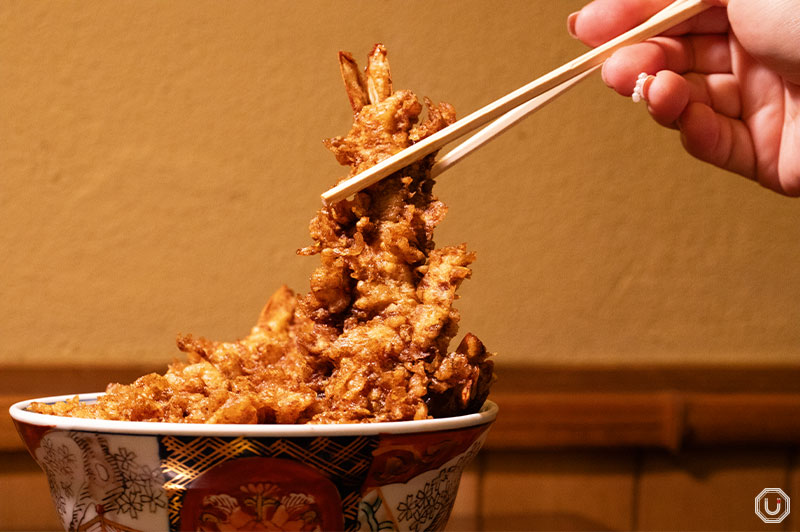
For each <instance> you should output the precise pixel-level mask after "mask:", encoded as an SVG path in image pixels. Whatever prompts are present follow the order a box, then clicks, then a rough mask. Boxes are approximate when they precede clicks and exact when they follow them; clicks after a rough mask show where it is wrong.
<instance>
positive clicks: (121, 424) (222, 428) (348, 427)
mask: <svg viewBox="0 0 800 532" xmlns="http://www.w3.org/2000/svg"><path fill="white" fill-rule="evenodd" d="M75 395H76V394H68V395H56V396H51V397H42V398H38V399H26V400H25V401H19V402H17V403H14V404H13V405H11V407H10V408H9V409H8V411H9V413H10V414H11V417H12V418H13V419H14V421H16V422H19V423H27V424H29V425H35V426H42V427H52V428H53V429H60V430H72V431H82V432H106V433H115V434H142V435H170V436H251V437H266V438H270V437H318V436H371V435H378V434H410V433H421V432H438V431H445V430H453V429H461V428H468V427H474V426H478V425H484V424H489V423H491V422H493V421H494V420H495V418H496V417H497V410H498V408H497V404H495V403H494V402H493V401H489V400H486V401H485V402H484V404H483V406H482V407H481V409H480V411H478V412H477V413H475V414H466V415H463V416H455V417H446V418H438V419H422V420H418V421H388V422H379V423H341V424H319V425H310V424H304V425H279V424H269V425H266V424H265V425H246V424H218V425H214V424H205V423H167V422H160V421H111V420H105V419H84V418H76V417H65V416H53V415H49V414H39V413H37V412H30V411H28V410H27V408H28V407H29V406H30V404H31V403H33V402H38V403H49V404H53V403H56V402H59V401H65V400H67V399H72V398H73V397H75ZM77 395H78V398H79V400H80V401H93V400H95V399H97V397H99V396H101V395H104V393H103V392H99V393H84V394H77Z"/></svg>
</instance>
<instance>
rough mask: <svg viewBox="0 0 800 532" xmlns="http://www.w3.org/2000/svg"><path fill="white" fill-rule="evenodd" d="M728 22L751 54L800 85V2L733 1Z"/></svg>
mask: <svg viewBox="0 0 800 532" xmlns="http://www.w3.org/2000/svg"><path fill="white" fill-rule="evenodd" d="M728 19H729V20H730V23H731V30H732V31H733V33H734V34H735V35H736V38H737V39H738V40H739V42H740V43H741V45H742V47H743V48H744V49H745V50H746V51H747V53H749V54H750V55H751V56H753V57H754V58H755V59H756V60H758V61H759V62H760V63H762V64H764V65H766V66H768V67H770V68H771V69H773V70H775V71H776V72H777V73H778V74H780V75H781V76H782V77H783V78H784V79H787V80H789V81H791V82H793V83H798V84H800V24H798V21H800V2H798V1H797V0H729V1H728Z"/></svg>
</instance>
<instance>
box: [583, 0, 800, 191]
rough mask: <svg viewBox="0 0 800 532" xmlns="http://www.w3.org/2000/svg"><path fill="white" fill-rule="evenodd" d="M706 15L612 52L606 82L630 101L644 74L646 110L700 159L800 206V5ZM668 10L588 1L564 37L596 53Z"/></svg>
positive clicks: (780, 3)
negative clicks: (794, 198) (677, 134)
mask: <svg viewBox="0 0 800 532" xmlns="http://www.w3.org/2000/svg"><path fill="white" fill-rule="evenodd" d="M708 2H709V3H710V4H713V5H715V6H716V7H712V8H711V9H709V10H708V11H706V12H704V13H701V14H700V15H698V16H696V17H694V18H692V19H691V20H688V21H686V22H684V23H683V24H681V25H679V26H676V27H675V28H673V29H672V30H671V31H670V32H668V34H666V35H665V36H659V37H656V38H654V39H650V40H649V41H646V42H644V43H640V44H634V45H631V46H628V47H626V48H623V49H622V50H619V51H618V52H617V53H615V54H614V55H613V56H612V57H611V58H610V59H608V61H606V63H605V65H604V67H603V80H604V81H605V83H606V84H607V85H608V86H610V87H612V88H613V89H614V90H616V91H617V92H619V93H620V94H622V95H625V96H630V95H631V93H632V92H633V87H634V84H635V82H636V78H637V76H638V75H639V73H641V72H645V73H647V74H653V75H655V76H654V77H651V78H648V81H647V82H646V83H645V90H644V95H645V98H646V100H647V102H648V110H649V111H650V114H651V115H652V116H653V118H654V119H655V120H656V122H658V123H659V124H661V125H663V126H666V127H672V128H677V129H679V130H680V132H681V140H682V142H683V145H684V147H685V149H686V151H688V152H689V153H690V154H692V155H694V156H695V157H697V158H698V159H701V160H703V161H707V162H709V163H711V164H714V165H716V166H719V167H721V168H725V169H727V170H730V171H732V172H736V173H738V174H741V175H743V176H746V177H748V178H750V179H754V180H757V181H758V182H759V183H761V184H762V185H764V186H765V187H767V188H770V189H772V190H775V191H776V192H780V193H782V194H786V195H789V196H800V2H798V1H797V0H708ZM669 3H670V0H595V1H593V2H592V3H590V4H588V5H586V6H585V7H584V8H583V9H582V10H581V11H579V12H577V13H573V14H572V15H570V18H569V21H568V25H569V28H570V33H572V34H573V35H574V36H576V37H577V38H578V39H580V40H581V41H582V42H584V43H585V44H587V45H589V46H597V45H599V44H602V43H604V42H606V41H607V40H609V39H611V38H613V37H615V36H617V35H619V34H620V33H622V32H624V31H626V30H628V29H630V28H632V27H634V26H636V25H637V24H639V23H641V22H643V21H644V20H646V19H647V18H649V17H650V16H651V15H653V14H654V13H656V12H657V11H659V10H660V9H662V8H663V7H665V6H666V5H667V4H669Z"/></svg>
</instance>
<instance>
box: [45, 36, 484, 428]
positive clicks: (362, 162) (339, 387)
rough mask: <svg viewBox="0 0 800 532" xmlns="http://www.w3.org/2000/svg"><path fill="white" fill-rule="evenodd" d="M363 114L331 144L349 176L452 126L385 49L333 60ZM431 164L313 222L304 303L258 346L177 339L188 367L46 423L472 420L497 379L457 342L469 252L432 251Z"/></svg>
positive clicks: (263, 323)
mask: <svg viewBox="0 0 800 532" xmlns="http://www.w3.org/2000/svg"><path fill="white" fill-rule="evenodd" d="M339 60H340V66H341V70H342V77H343V79H344V82H345V87H346V91H347V95H348V98H349V100H350V103H351V106H352V108H353V110H354V112H355V117H354V124H353V127H352V129H351V130H350V133H348V135H346V136H344V137H335V138H332V139H329V140H327V141H325V144H326V146H327V147H328V148H329V149H330V150H331V151H332V152H333V153H334V155H335V156H336V159H337V160H338V161H339V162H340V163H341V164H343V165H347V166H350V175H355V174H357V173H359V172H361V171H363V170H365V169H366V168H368V167H370V166H372V165H374V164H376V163H378V162H380V161H381V160H383V159H385V158H386V157H389V156H391V155H392V154H394V153H397V152H398V151H400V150H402V149H403V148H406V147H408V146H410V145H411V144H413V143H414V142H418V141H419V140H421V139H423V138H425V137H427V136H429V135H431V134H433V133H435V132H436V131H438V130H440V129H441V128H443V127H445V126H446V125H448V124H450V123H452V122H453V121H454V120H455V112H454V111H453V108H452V107H451V106H450V105H448V104H444V103H442V104H439V105H436V106H434V105H433V104H432V103H431V102H430V100H427V99H426V100H425V103H426V106H427V108H428V116H427V119H426V120H425V121H424V122H422V123H418V118H419V115H420V113H421V112H422V106H421V105H420V103H419V102H418V101H417V99H416V97H415V96H414V95H413V94H412V93H411V92H409V91H397V92H394V93H393V92H392V82H391V77H390V73H389V64H388V61H387V59H386V50H385V48H384V47H383V46H382V45H376V46H375V48H374V49H373V51H372V53H371V54H370V56H369V62H368V66H367V69H366V80H364V78H363V77H362V76H361V73H360V72H359V71H358V68H357V66H356V63H355V61H354V60H353V58H352V56H351V55H350V54H349V53H346V52H341V53H340V54H339ZM433 158H434V155H430V156H428V157H426V158H425V159H423V160H422V161H419V162H417V163H415V164H413V165H411V166H409V167H407V168H405V169H403V170H401V171H400V172H397V173H395V174H393V175H391V176H390V177H388V178H386V179H384V180H382V181H380V182H379V183H376V184H374V185H372V186H371V187H369V188H368V189H366V190H365V191H363V192H360V193H358V194H357V195H356V196H355V198H354V199H352V200H344V201H340V202H338V203H336V204H333V205H330V206H326V207H323V208H322V209H321V210H320V211H319V212H318V213H317V215H316V217H315V218H314V219H313V220H312V221H311V224H310V233H311V237H312V239H313V244H312V245H311V246H309V247H307V248H304V249H302V250H300V251H299V252H298V253H300V254H301V255H314V254H318V255H319V257H320V265H319V266H318V267H317V269H316V270H315V271H314V273H313V274H312V276H311V280H310V292H309V293H308V294H306V295H304V296H300V297H298V296H296V295H295V294H294V293H293V292H292V291H291V290H289V289H288V288H287V287H285V286H284V287H281V288H280V289H279V290H278V291H277V292H276V293H275V294H274V295H273V296H272V297H271V298H270V300H269V302H268V303H267V305H266V306H265V307H264V310H263V311H262V313H261V316H260V317H259V319H258V322H257V325H256V326H255V327H254V328H253V330H252V331H251V333H250V335H249V336H247V337H246V338H244V339H242V340H239V341H237V342H212V341H208V340H205V339H202V338H201V339H195V338H193V337H191V336H180V337H179V338H178V348H179V349H180V350H181V351H183V352H185V353H186V362H175V363H173V364H171V365H170V366H169V369H168V371H167V373H166V374H165V375H163V376H162V375H157V374H150V375H145V376H144V377H141V378H139V379H138V380H136V381H135V382H134V383H133V384H130V385H122V384H111V385H109V386H108V388H107V390H106V392H107V393H106V395H104V396H102V397H100V398H99V399H98V401H97V403H96V404H92V405H87V404H82V403H80V402H78V401H77V399H73V400H69V401H66V402H63V403H57V404H55V405H45V404H41V403H34V404H33V405H32V407H31V409H32V410H34V411H36V412H41V413H47V414H56V415H67V416H75V417H97V418H103V419H117V420H133V421H170V422H189V423H307V422H310V423H350V422H375V421H400V420H410V419H425V418H429V417H444V416H452V415H458V414H463V413H469V412H475V411H477V410H478V409H479V408H480V406H481V405H482V404H483V402H484V400H485V399H486V396H487V394H488V392H489V387H490V385H491V382H492V380H493V378H494V376H493V363H492V361H491V360H490V358H489V357H490V355H489V354H488V353H487V352H486V349H485V348H484V346H483V344H482V343H481V342H480V340H478V339H477V338H476V337H475V336H473V335H472V334H467V335H466V336H465V337H464V339H463V340H462V341H461V343H460V344H459V346H458V348H457V349H456V350H455V351H454V352H448V346H449V344H450V340H451V339H452V338H453V336H455V334H456V333H457V331H458V322H459V313H458V311H457V310H456V309H455V308H454V307H453V302H454V301H455V299H456V290H457V289H458V287H459V285H460V284H461V282H462V281H463V280H464V279H467V278H469V276H470V274H471V270H470V268H469V265H470V263H471V262H472V261H473V260H474V258H475V257H474V254H473V253H470V252H468V251H467V249H466V246H465V245H463V244H462V245H460V246H451V247H444V248H440V249H435V246H434V242H433V240H432V238H433V230H434V228H435V226H436V225H437V224H438V223H439V222H440V221H441V220H442V219H443V218H444V215H445V213H446V207H445V206H444V204H443V203H441V202H440V201H439V200H437V199H436V197H435V196H434V195H433V193H432V187H433V180H432V179H431V178H430V167H431V165H432V164H433Z"/></svg>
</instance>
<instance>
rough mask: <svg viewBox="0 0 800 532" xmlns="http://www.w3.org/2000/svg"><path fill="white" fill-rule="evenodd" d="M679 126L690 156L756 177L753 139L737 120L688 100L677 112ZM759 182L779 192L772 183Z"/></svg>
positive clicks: (750, 177) (746, 175) (682, 139)
mask: <svg viewBox="0 0 800 532" xmlns="http://www.w3.org/2000/svg"><path fill="white" fill-rule="evenodd" d="M679 127H680V130H681V142H683V146H684V148H685V149H686V151H687V152H689V153H690V154H691V155H693V156H694V157H697V158H698V159H700V160H701V161H706V162H708V163H711V164H713V165H715V166H719V167H720V168H724V169H726V170H729V171H731V172H735V173H737V174H740V175H743V176H745V177H747V178H749V179H755V178H756V156H755V149H754V147H753V139H752V137H751V136H750V131H749V130H748V129H747V126H746V125H745V124H744V123H743V122H742V121H741V120H736V119H734V118H730V117H727V116H724V115H722V114H720V113H716V112H715V111H714V110H713V109H712V108H711V107H709V106H708V105H706V104H703V103H699V102H692V103H689V105H687V106H686V109H685V110H684V111H683V113H682V114H681V117H680V119H679ZM762 184H763V185H764V186H767V187H768V188H772V189H773V190H778V191H780V192H783V191H782V190H780V189H777V188H775V186H774V184H773V183H772V182H762Z"/></svg>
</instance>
